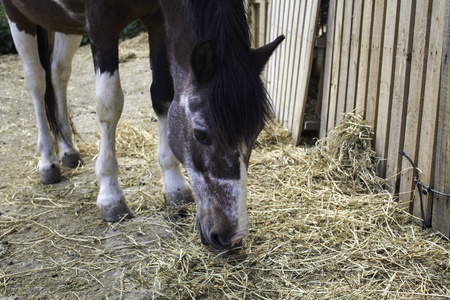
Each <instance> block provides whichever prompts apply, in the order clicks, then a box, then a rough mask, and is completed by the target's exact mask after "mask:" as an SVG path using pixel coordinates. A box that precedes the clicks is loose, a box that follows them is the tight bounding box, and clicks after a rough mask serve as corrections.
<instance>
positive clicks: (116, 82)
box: [95, 70, 124, 123]
mask: <svg viewBox="0 0 450 300" xmlns="http://www.w3.org/2000/svg"><path fill="white" fill-rule="evenodd" d="M96 77H97V78H96V92H95V93H96V96H95V108H96V111H97V117H98V120H99V121H100V123H110V122H113V123H117V122H118V121H119V118H120V115H121V114H122V110H123V104H124V96H123V92H122V88H121V86H120V78H119V72H118V71H117V70H116V71H114V72H112V73H109V72H104V73H100V72H98V73H97V76H96Z"/></svg>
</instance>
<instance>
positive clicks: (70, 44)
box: [51, 33, 81, 168]
mask: <svg viewBox="0 0 450 300" xmlns="http://www.w3.org/2000/svg"><path fill="white" fill-rule="evenodd" d="M80 42H81V36H78V35H69V34H63V33H55V44H54V48H53V53H52V65H51V69H52V83H53V88H54V92H55V97H56V101H57V109H58V112H57V118H58V124H59V130H60V134H61V135H62V137H60V139H59V149H60V158H61V163H62V164H63V166H66V167H70V168H76V167H77V166H78V164H79V163H80V162H81V156H80V153H79V150H78V148H77V146H76V144H75V143H74V142H73V138H72V128H71V126H70V123H69V113H68V109H67V84H68V82H69V78H70V73H71V72H72V58H73V56H74V55H75V52H76V50H77V49H78V47H79V45H80Z"/></svg>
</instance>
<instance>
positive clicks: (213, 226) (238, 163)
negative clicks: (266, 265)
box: [168, 37, 283, 251]
mask: <svg viewBox="0 0 450 300" xmlns="http://www.w3.org/2000/svg"><path fill="white" fill-rule="evenodd" d="M282 40H283V38H282V37H280V38H278V39H277V40H275V41H274V42H273V43H271V44H268V45H266V46H263V47H261V48H258V49H255V50H252V51H250V52H249V53H247V56H246V58H247V59H248V60H250V62H249V61H247V62H246V63H245V65H244V66H239V65H238V66H236V65H233V66H230V65H226V62H223V61H221V58H219V56H218V55H217V54H216V52H215V47H214V43H213V42H212V41H203V42H200V43H199V44H197V46H196V47H195V48H194V50H193V52H192V54H191V57H190V69H189V72H188V74H187V79H184V80H183V84H182V85H183V86H182V87H179V86H178V87H176V88H175V100H174V101H173V103H172V105H171V107H170V109H169V117H168V124H169V125H168V127H169V129H168V130H169V133H168V134H169V143H170V147H171V149H172V151H173V152H174V154H175V156H176V157H177V158H178V159H179V160H180V161H181V162H182V163H183V165H184V167H185V169H186V170H187V174H188V177H189V180H190V182H191V186H192V189H193V192H194V195H195V199H196V203H197V227H198V230H199V231H200V236H201V239H202V242H203V243H204V244H210V245H211V246H213V247H214V248H215V249H217V250H219V251H222V250H226V249H230V248H233V247H236V246H238V245H240V242H241V240H242V239H243V238H245V237H246V236H247V235H248V232H249V229H248V228H249V226H248V216H247V188H246V179H247V168H248V162H249V159H250V154H251V150H252V147H253V144H254V142H255V139H256V137H257V136H258V134H259V132H260V131H261V129H262V128H263V126H264V123H265V121H266V119H267V117H268V114H269V113H270V109H269V108H270V105H269V102H268V99H267V97H266V93H265V89H264V86H263V84H262V82H261V79H260V77H259V73H260V71H261V70H262V68H263V67H264V65H265V63H266V62H267V60H268V59H269V57H270V55H271V54H272V52H273V51H274V50H275V48H276V47H277V46H278V44H279V43H280V42H281V41H282ZM227 68H228V70H227ZM235 68H237V69H235ZM239 68H241V69H239ZM242 68H250V70H248V69H245V70H243V69H242ZM230 82H231V83H230ZM177 84H180V83H179V82H177V80H176V79H175V85H177ZM255 98H256V99H255Z"/></svg>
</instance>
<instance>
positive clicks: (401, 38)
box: [386, 0, 415, 192]
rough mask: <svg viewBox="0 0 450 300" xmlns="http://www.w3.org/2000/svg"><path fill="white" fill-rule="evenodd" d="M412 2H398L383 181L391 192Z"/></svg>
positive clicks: (400, 136)
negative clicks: (398, 10)
mask: <svg viewBox="0 0 450 300" xmlns="http://www.w3.org/2000/svg"><path fill="white" fill-rule="evenodd" d="M414 12H415V3H413V2H412V1H411V0H402V1H401V3H400V12H399V22H398V23H399V27H398V34H397V54H396V56H397V57H396V60H395V75H394V80H393V95H392V107H391V109H392V113H391V121H390V134H389V145H388V149H389V150H388V153H387V165H386V178H387V186H388V188H390V189H391V192H398V184H399V180H398V179H399V176H397V174H398V173H399V167H400V165H399V163H400V159H399V153H398V152H399V151H400V150H403V139H404V136H405V123H406V105H407V100H408V93H409V85H408V83H409V79H410V71H411V51H412V49H411V48H412V37H413V33H414V30H413V29H414Z"/></svg>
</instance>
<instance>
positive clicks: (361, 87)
mask: <svg viewBox="0 0 450 300" xmlns="http://www.w3.org/2000/svg"><path fill="white" fill-rule="evenodd" d="M373 11H374V0H368V1H364V10H363V18H362V25H361V26H362V28H361V47H360V53H359V65H358V82H357V92H356V108H355V110H356V111H357V112H358V113H360V114H361V115H362V116H363V117H365V111H366V101H367V89H368V82H369V62H370V50H371V48H372V47H371V44H372V25H373V23H372V21H373Z"/></svg>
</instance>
